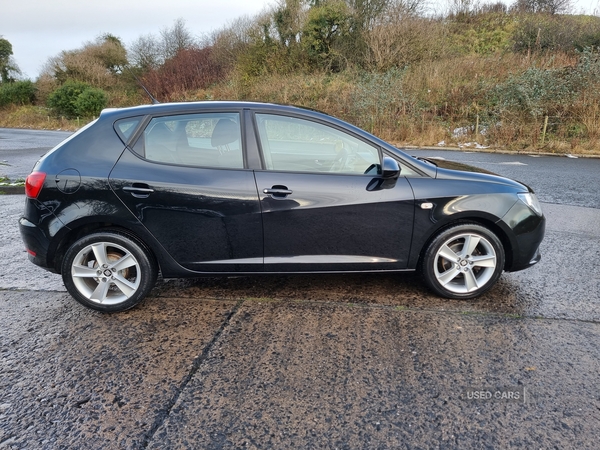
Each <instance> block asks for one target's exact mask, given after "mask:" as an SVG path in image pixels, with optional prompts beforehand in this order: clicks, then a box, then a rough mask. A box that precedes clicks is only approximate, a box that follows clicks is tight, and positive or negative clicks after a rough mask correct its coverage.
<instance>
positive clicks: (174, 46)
mask: <svg viewBox="0 0 600 450" xmlns="http://www.w3.org/2000/svg"><path fill="white" fill-rule="evenodd" d="M160 36H161V37H162V56H163V58H164V60H165V61H166V60H167V59H170V58H173V57H175V55H177V53H178V52H179V51H180V50H187V49H191V48H194V47H197V46H198V43H197V41H196V39H195V38H194V37H193V36H192V34H191V33H190V32H189V31H188V29H187V28H186V27H185V20H183V19H182V18H179V19H177V20H176V21H175V23H174V24H173V26H172V27H171V28H165V29H163V30H162V31H161V32H160Z"/></svg>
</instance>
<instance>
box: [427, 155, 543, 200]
mask: <svg viewBox="0 0 600 450" xmlns="http://www.w3.org/2000/svg"><path fill="white" fill-rule="evenodd" d="M419 159H422V160H425V161H427V162H428V163H430V164H433V165H434V166H436V167H437V173H436V178H439V179H444V180H472V181H484V182H488V183H497V184H504V185H507V186H512V187H514V188H517V189H520V190H522V191H523V192H528V191H532V190H531V188H530V187H529V186H527V185H526V184H524V183H520V182H518V181H515V180H511V179H510V178H505V177H502V176H500V175H497V174H495V173H494V172H490V171H489V170H486V169H482V168H480V167H475V166H470V165H468V164H463V163H460V162H456V161H448V160H445V159H434V158H419Z"/></svg>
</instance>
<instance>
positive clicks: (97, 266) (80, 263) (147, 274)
mask: <svg viewBox="0 0 600 450" xmlns="http://www.w3.org/2000/svg"><path fill="white" fill-rule="evenodd" d="M62 275H63V282H64V284H65V287H66V288H67V290H68V291H69V293H70V294H71V295H72V296H73V297H74V298H75V299H76V300H77V301H78V302H80V303H82V304H83V305H85V306H87V307H88V308H92V309H96V310H99V311H106V312H114V311H124V310H126V309H129V308H132V307H134V306H135V305H137V304H138V303H139V302H141V301H142V300H143V299H144V297H145V296H146V295H147V294H148V292H150V290H151V289H152V287H153V286H154V283H155V281H156V276H157V269H156V265H155V264H154V263H153V260H152V259H151V258H150V257H149V255H148V252H147V251H146V250H145V249H144V248H143V247H142V246H141V245H139V244H138V243H137V242H136V241H134V240H133V239H131V238H129V237H128V236H126V235H124V234H121V233H118V232H113V231H110V232H100V233H94V234H91V235H89V236H85V237H83V238H81V239H80V240H78V241H77V242H75V243H74V244H73V245H72V246H71V247H70V248H69V250H68V251H67V253H66V254H65V258H64V260H63V267H62Z"/></svg>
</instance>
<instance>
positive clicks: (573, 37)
mask: <svg viewBox="0 0 600 450" xmlns="http://www.w3.org/2000/svg"><path fill="white" fill-rule="evenodd" d="M518 22H519V23H518V24H517V26H516V27H515V30H514V33H513V36H512V40H513V49H514V50H515V51H517V52H526V51H531V50H534V51H535V50H538V51H573V50H579V51H581V50H583V49H585V48H586V47H598V45H600V17H593V16H549V15H546V14H529V15H523V16H520V17H519V21H518Z"/></svg>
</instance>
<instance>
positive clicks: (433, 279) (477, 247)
mask: <svg viewBox="0 0 600 450" xmlns="http://www.w3.org/2000/svg"><path fill="white" fill-rule="evenodd" d="M504 258H505V255H504V247H503V246H502V243H501V242H500V240H499V239H498V237H497V236H496V235H495V234H494V233H493V232H491V231H490V230H489V229H487V228H485V227H483V226H481V225H476V224H460V225H455V226H453V227H450V228H447V229H446V230H444V231H442V232H441V233H440V234H438V235H437V236H436V237H435V238H434V239H433V240H432V241H431V243H430V244H429V246H428V247H427V250H426V251H425V253H424V254H423V258H422V260H421V273H422V275H423V278H424V280H425V283H426V284H427V286H428V287H429V288H430V289H431V290H432V291H434V292H435V293H436V294H438V295H440V296H442V297H446V298H451V299H468V298H474V297H477V296H479V295H481V294H483V293H484V292H485V291H487V290H488V289H490V288H491V287H492V286H493V285H494V283H496V281H498V278H499V277H500V275H501V274H502V270H503V268H504Z"/></svg>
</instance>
